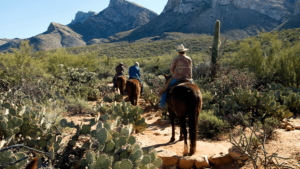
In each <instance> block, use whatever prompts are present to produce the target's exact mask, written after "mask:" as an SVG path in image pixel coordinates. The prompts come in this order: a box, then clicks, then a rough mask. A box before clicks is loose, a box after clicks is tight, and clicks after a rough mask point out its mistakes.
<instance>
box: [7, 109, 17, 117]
mask: <svg viewBox="0 0 300 169" xmlns="http://www.w3.org/2000/svg"><path fill="white" fill-rule="evenodd" d="M8 112H9V114H11V115H12V116H16V115H17V110H16V109H14V108H9V109H8Z"/></svg>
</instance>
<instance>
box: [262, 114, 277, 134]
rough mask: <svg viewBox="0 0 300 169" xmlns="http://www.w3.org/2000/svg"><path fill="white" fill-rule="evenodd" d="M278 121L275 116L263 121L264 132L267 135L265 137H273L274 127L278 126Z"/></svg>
mask: <svg viewBox="0 0 300 169" xmlns="http://www.w3.org/2000/svg"><path fill="white" fill-rule="evenodd" d="M279 126H280V121H278V120H277V119H276V118H273V117H271V118H267V119H266V120H265V123H264V128H265V133H266V136H267V139H271V138H273V136H274V134H275V129H277V128H279Z"/></svg>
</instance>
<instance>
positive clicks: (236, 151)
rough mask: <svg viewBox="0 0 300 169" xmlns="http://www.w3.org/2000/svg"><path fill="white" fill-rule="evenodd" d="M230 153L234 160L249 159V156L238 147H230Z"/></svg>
mask: <svg viewBox="0 0 300 169" xmlns="http://www.w3.org/2000/svg"><path fill="white" fill-rule="evenodd" d="M228 155H229V156H230V157H231V158H232V159H233V160H234V161H238V160H241V161H246V160H248V159H249V157H248V156H247V155H246V154H244V153H243V152H241V151H240V150H239V149H238V148H237V147H232V148H229V149H228Z"/></svg>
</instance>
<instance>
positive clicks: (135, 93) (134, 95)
mask: <svg viewBox="0 0 300 169" xmlns="http://www.w3.org/2000/svg"><path fill="white" fill-rule="evenodd" d="M141 87H142V86H141V83H140V81H139V80H137V79H129V80H128V81H127V83H126V90H127V94H128V97H129V101H130V102H131V104H132V105H134V106H136V105H137V103H138V101H139V97H140V93H141Z"/></svg>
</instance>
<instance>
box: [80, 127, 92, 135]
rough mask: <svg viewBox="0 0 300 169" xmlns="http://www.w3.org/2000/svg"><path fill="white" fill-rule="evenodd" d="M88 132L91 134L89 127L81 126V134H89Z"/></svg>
mask: <svg viewBox="0 0 300 169" xmlns="http://www.w3.org/2000/svg"><path fill="white" fill-rule="evenodd" d="M90 132H91V126H89V125H83V126H82V130H81V133H82V134H90Z"/></svg>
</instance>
